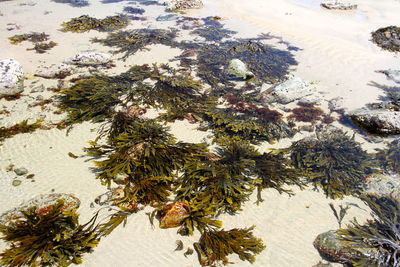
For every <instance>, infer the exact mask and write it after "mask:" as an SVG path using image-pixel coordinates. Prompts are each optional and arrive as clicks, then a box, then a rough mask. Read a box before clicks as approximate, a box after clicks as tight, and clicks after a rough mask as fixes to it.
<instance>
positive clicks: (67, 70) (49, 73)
mask: <svg viewBox="0 0 400 267" xmlns="http://www.w3.org/2000/svg"><path fill="white" fill-rule="evenodd" d="M72 72H73V68H72V67H71V66H69V65H67V64H63V63H61V64H58V65H57V64H52V65H50V66H48V67H46V66H42V67H39V69H38V70H37V71H36V73H35V76H38V77H42V78H47V79H63V78H65V77H67V76H69V75H71V74H72Z"/></svg>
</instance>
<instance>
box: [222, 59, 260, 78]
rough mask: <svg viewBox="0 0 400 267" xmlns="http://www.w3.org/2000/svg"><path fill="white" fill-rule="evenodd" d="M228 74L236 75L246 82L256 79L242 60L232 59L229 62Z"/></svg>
mask: <svg viewBox="0 0 400 267" xmlns="http://www.w3.org/2000/svg"><path fill="white" fill-rule="evenodd" d="M228 74H230V75H234V76H236V77H238V78H243V79H245V80H248V79H251V78H253V77H254V74H253V73H252V72H251V71H250V70H249V69H248V68H247V66H246V64H245V63H244V62H243V61H241V60H240V59H237V58H235V59H232V60H231V61H230V62H229V66H228Z"/></svg>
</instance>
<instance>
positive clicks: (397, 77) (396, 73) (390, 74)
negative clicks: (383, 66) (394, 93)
mask: <svg viewBox="0 0 400 267" xmlns="http://www.w3.org/2000/svg"><path fill="white" fill-rule="evenodd" d="M377 72H380V73H383V74H385V75H386V77H387V78H388V79H389V80H392V81H394V82H395V83H400V70H378V71H377Z"/></svg>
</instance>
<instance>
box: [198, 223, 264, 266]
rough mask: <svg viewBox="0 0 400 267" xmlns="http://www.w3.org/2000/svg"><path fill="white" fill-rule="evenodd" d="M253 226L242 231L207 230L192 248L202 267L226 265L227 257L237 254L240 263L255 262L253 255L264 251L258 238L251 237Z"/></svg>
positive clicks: (235, 229)
mask: <svg viewBox="0 0 400 267" xmlns="http://www.w3.org/2000/svg"><path fill="white" fill-rule="evenodd" d="M253 229H254V226H252V227H249V228H244V229H237V228H234V229H231V230H216V229H213V230H207V231H205V232H203V234H202V235H201V238H200V241H199V243H195V244H194V247H195V249H196V251H197V253H198V256H199V261H200V264H201V265H202V266H214V265H215V264H216V263H222V264H228V263H229V260H228V256H229V255H230V254H237V255H238V256H239V258H240V259H241V260H242V261H248V262H250V263H253V262H255V255H257V254H260V253H261V252H262V251H263V250H264V249H265V245H264V244H263V242H262V240H261V239H260V238H256V237H255V236H254V235H253V232H252V231H253Z"/></svg>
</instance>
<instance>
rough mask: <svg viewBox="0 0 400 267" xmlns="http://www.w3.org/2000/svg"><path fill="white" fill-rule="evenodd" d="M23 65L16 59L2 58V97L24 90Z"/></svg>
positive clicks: (0, 69)
mask: <svg viewBox="0 0 400 267" xmlns="http://www.w3.org/2000/svg"><path fill="white" fill-rule="evenodd" d="M23 76H24V73H23V71H22V66H21V64H19V63H18V62H17V61H15V60H14V59H3V60H0V97H1V96H7V95H15V94H18V93H21V92H22V91H24V87H23V80H22V78H23Z"/></svg>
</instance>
